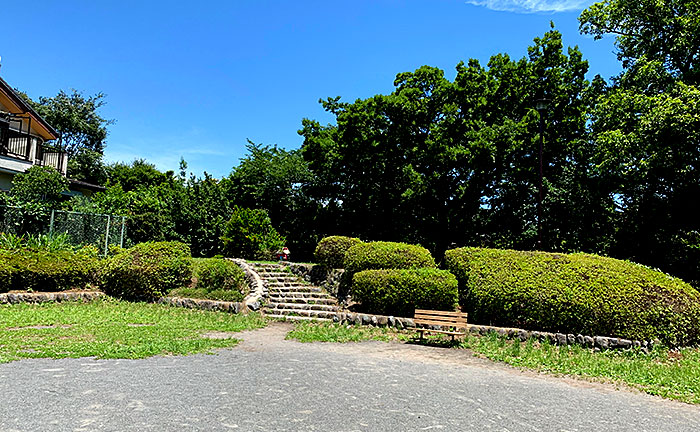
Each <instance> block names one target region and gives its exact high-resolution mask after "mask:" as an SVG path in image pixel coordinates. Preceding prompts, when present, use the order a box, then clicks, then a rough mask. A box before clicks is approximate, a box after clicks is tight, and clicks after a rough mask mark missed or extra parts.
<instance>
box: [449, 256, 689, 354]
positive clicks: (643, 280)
mask: <svg viewBox="0 0 700 432" xmlns="http://www.w3.org/2000/svg"><path fill="white" fill-rule="evenodd" d="M445 262H446V265H447V268H448V269H449V270H450V271H451V272H452V273H454V274H455V275H456V276H457V279H458V281H459V290H460V304H461V305H462V306H463V307H464V308H465V309H466V311H467V312H469V314H470V319H472V320H473V321H476V322H479V323H484V324H486V323H488V324H492V325H498V326H513V327H520V328H526V329H535V330H546V331H554V332H561V333H581V334H589V335H606V336H613V337H622V338H628V339H644V340H649V339H655V338H658V339H660V340H661V341H663V342H664V343H666V344H668V345H672V346H675V345H688V344H697V343H700V293H698V291H696V290H695V289H694V288H692V287H691V286H690V285H688V284H687V283H685V282H683V281H682V280H680V279H677V278H674V277H671V276H668V275H666V274H664V273H661V272H659V271H655V270H652V269H649V268H647V267H644V266H641V265H637V264H634V263H630V262H626V261H620V260H616V259H612V258H604V257H600V256H596V255H587V254H570V255H567V254H553V253H545V252H521V251H512V250H497V249H481V248H460V249H453V250H449V251H447V252H446V254H445Z"/></svg>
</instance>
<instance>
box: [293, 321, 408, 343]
mask: <svg viewBox="0 0 700 432" xmlns="http://www.w3.org/2000/svg"><path fill="white" fill-rule="evenodd" d="M411 336H412V332H406V331H401V330H396V329H393V328H388V327H369V326H359V325H345V324H338V323H327V322H297V323H295V325H294V330H292V331H291V332H289V333H288V334H287V339H296V340H298V341H299V342H362V341H368V340H374V341H382V342H390V341H407V340H409V339H410V338H411Z"/></svg>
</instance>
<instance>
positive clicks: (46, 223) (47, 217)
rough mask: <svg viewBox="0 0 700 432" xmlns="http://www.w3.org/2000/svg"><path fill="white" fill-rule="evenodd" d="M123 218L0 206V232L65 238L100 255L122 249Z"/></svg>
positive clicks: (29, 207) (38, 208)
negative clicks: (97, 251)
mask: <svg viewBox="0 0 700 432" xmlns="http://www.w3.org/2000/svg"><path fill="white" fill-rule="evenodd" d="M126 224H127V220H126V217H125V216H116V215H105V214H93V213H78V212H70V211H63V210H45V209H43V208H41V207H39V206H31V205H27V206H23V207H13V206H0V232H4V233H11V234H15V235H25V234H32V235H36V234H66V235H68V238H69V239H70V242H71V243H72V244H75V245H93V246H95V247H97V248H98V249H100V250H102V251H104V253H105V255H106V254H107V252H108V250H109V246H111V245H114V246H121V247H123V246H124V242H125V241H126V228H127V227H126Z"/></svg>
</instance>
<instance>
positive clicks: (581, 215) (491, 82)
mask: <svg viewBox="0 0 700 432" xmlns="http://www.w3.org/2000/svg"><path fill="white" fill-rule="evenodd" d="M586 71H587V63H586V62H585V61H584V60H583V59H582V55H581V53H580V52H579V51H578V49H576V48H569V49H568V50H566V51H565V50H564V48H563V45H562V42H561V34H560V33H559V32H557V31H555V30H552V31H549V32H547V33H546V34H545V35H544V36H543V37H542V38H537V39H535V41H534V44H533V46H532V47H530V49H529V51H528V56H527V57H526V58H523V59H520V60H512V59H510V57H508V56H507V55H497V56H494V57H492V58H491V60H490V61H489V63H488V67H482V66H481V65H480V64H479V62H478V61H476V60H470V61H469V62H468V64H466V65H465V64H463V63H460V64H459V65H458V66H457V77H456V79H455V80H454V82H452V81H450V80H448V79H446V78H445V77H444V74H443V72H442V71H441V70H439V69H437V68H433V67H428V66H424V67H422V68H419V69H418V70H416V71H414V72H408V73H402V74H399V75H397V77H396V80H395V82H394V84H395V87H396V89H395V90H394V92H392V93H391V94H390V95H376V96H374V97H371V98H369V99H364V100H357V101H355V102H354V103H346V102H341V101H340V99H339V98H331V99H328V100H326V101H323V102H322V103H323V105H324V108H325V109H326V110H327V111H329V112H331V113H332V114H334V115H335V116H336V124H335V125H328V126H322V125H320V124H319V123H318V122H315V121H313V120H308V119H307V120H304V122H303V129H302V130H301V131H300V133H301V134H302V135H303V136H304V145H303V147H302V151H303V155H304V157H305V159H306V160H307V161H308V162H309V164H310V167H311V169H312V171H313V172H314V174H315V176H316V181H317V182H318V183H319V186H317V187H316V188H315V189H313V193H314V196H315V197H316V198H317V199H318V200H319V201H320V202H322V203H323V204H324V210H326V211H328V212H330V213H333V214H334V215H335V220H337V221H338V224H337V231H336V232H338V233H344V234H351V235H356V236H360V237H363V238H366V239H390V240H407V241H413V242H420V243H422V244H424V245H426V246H428V247H430V248H431V249H433V250H434V251H437V252H439V251H441V250H444V249H445V248H446V247H447V246H449V244H450V243H452V242H456V243H460V244H474V243H487V244H497V245H501V246H508V247H521V248H532V247H534V245H535V237H536V230H535V222H536V211H535V208H536V206H535V204H536V196H537V183H538V169H537V167H538V158H537V155H538V151H537V150H538V148H539V142H540V141H539V140H540V135H539V132H538V125H539V116H538V114H537V112H536V110H535V109H534V108H535V104H536V101H537V99H541V98H547V99H549V100H550V109H549V111H548V114H547V118H546V124H547V128H546V129H545V138H546V147H545V152H544V160H545V167H544V175H545V186H546V189H547V193H546V200H547V201H546V206H545V209H547V211H546V212H545V214H544V224H543V225H544V226H545V227H546V231H547V235H546V236H545V239H546V243H545V246H546V248H548V249H563V248H567V247H576V246H577V245H580V244H582V243H585V239H586V238H587V236H584V235H582V231H583V230H584V229H586V226H582V225H581V224H583V223H585V224H588V225H590V224H591V221H590V220H589V219H592V218H596V217H597V216H595V212H594V210H595V208H596V207H594V208H589V207H588V206H586V204H588V203H586V204H579V203H578V198H579V196H580V193H581V190H582V189H586V191H587V189H588V188H589V187H590V186H591V185H590V184H589V183H588V182H587V181H586V179H587V173H588V171H589V169H590V166H589V161H588V159H587V158H586V149H585V147H586V146H585V136H586V127H585V126H586V116H585V113H586V103H585V97H586V92H587V91H588V89H589V87H590V84H589V83H588V81H586V79H585V77H584V75H585V73H586ZM571 185H575V186H576V188H578V190H576V189H574V190H569V189H567V187H568V186H571ZM572 218H573V219H574V220H575V221H576V223H573V224H572V223H571V221H572ZM578 222H581V223H578Z"/></svg>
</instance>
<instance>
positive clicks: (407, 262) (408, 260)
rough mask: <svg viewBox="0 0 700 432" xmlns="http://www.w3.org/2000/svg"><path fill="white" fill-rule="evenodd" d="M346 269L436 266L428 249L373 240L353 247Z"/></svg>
mask: <svg viewBox="0 0 700 432" xmlns="http://www.w3.org/2000/svg"><path fill="white" fill-rule="evenodd" d="M344 264H345V271H346V272H350V273H351V274H354V273H357V272H359V271H362V270H382V269H416V268H435V260H434V259H433V256H432V255H430V252H429V251H428V249H426V248H424V247H422V246H417V245H411V244H407V243H394V242H372V243H360V244H356V245H355V246H353V247H351V248H350V249H349V250H348V251H347V253H346V254H345V263H344Z"/></svg>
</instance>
